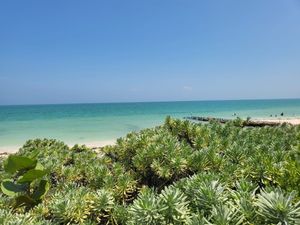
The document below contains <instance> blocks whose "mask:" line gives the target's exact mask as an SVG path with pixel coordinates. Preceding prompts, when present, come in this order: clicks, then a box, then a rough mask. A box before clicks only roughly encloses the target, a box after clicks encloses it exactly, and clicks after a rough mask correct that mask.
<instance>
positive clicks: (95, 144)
mask: <svg viewBox="0 0 300 225" xmlns="http://www.w3.org/2000/svg"><path fill="white" fill-rule="evenodd" d="M66 144H67V145H69V146H70V147H72V146H74V145H75V144H79V145H86V146H87V147H90V148H97V147H104V146H106V145H114V144H116V140H105V141H92V142H84V143H81V142H74V143H71V142H66ZM21 147H22V146H17V145H15V146H0V154H1V153H9V154H11V153H15V152H17V151H18V150H19V148H21Z"/></svg>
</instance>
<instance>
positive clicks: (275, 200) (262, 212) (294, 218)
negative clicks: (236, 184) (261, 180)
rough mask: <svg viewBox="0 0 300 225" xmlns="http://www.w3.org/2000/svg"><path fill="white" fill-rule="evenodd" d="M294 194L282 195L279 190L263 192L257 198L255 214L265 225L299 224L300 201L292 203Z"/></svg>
mask: <svg viewBox="0 0 300 225" xmlns="http://www.w3.org/2000/svg"><path fill="white" fill-rule="evenodd" d="M294 199H295V192H291V193H289V194H284V192H283V191H282V190H281V189H276V190H274V191H270V192H267V191H265V190H263V191H262V192H261V193H260V194H259V195H258V197H257V201H256V203H255V205H256V206H257V207H258V210H257V213H258V215H259V216H260V218H261V221H262V223H265V224H267V223H268V224H282V225H288V224H300V201H298V202H294Z"/></svg>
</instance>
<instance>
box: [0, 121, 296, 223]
mask: <svg viewBox="0 0 300 225" xmlns="http://www.w3.org/2000/svg"><path fill="white" fill-rule="evenodd" d="M243 123H244V122H243V120H241V119H237V120H234V121H228V122H226V123H225V124H220V123H219V122H218V121H210V122H208V123H194V122H191V121H188V120H179V119H174V118H171V117H167V118H166V121H165V123H164V124H163V125H161V126H158V127H155V128H152V129H145V130H142V131H140V132H132V133H129V134H127V135H126V136H125V137H122V138H119V139H118V140H117V142H116V145H112V146H106V147H104V148H101V149H100V150H97V151H95V150H93V149H90V148H88V147H86V146H81V145H75V146H74V147H72V148H70V147H68V146H67V145H66V144H64V143H63V142H61V141H57V140H52V139H35V140H29V141H27V142H26V143H25V144H24V146H23V147H22V148H21V149H20V150H19V152H17V153H16V154H14V155H10V156H9V157H8V158H6V159H1V160H0V178H1V182H2V186H3V187H1V190H2V191H1V193H0V224H1V223H2V224H115V225H116V224H131V225H140V224H149V225H150V224H162V225H166V224H173V225H175V224H189V225H194V224H197V225H199V224H200V225H201V224H215V225H230V224H245V225H250V224H274V225H275V224H282V225H283V224H290V225H292V224H294V225H296V224H300V188H299V187H300V186H299V183H300V126H292V125H289V124H283V125H278V126H272V127H271V126H264V127H246V126H243ZM29 171H31V172H30V173H29ZM41 171H43V172H41ZM8 184H9V185H8ZM46 184H47V185H46ZM25 187H26V189H25ZM36 190H39V192H38V193H39V194H34V193H37V191H36ZM25 194H26V195H27V197H30V198H31V199H34V204H29V205H28V204H19V205H18V204H17V205H16V200H15V198H17V197H18V196H25ZM16 206H17V207H16Z"/></svg>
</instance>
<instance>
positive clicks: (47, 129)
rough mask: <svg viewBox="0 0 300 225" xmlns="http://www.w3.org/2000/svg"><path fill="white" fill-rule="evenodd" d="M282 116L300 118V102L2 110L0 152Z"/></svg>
mask: <svg viewBox="0 0 300 225" xmlns="http://www.w3.org/2000/svg"><path fill="white" fill-rule="evenodd" d="M281 112H283V113H284V117H300V99H290V100H239V101H191V102H153V103H103V104H68V105H33V106H0V147H3V146H19V145H21V144H23V143H24V142H25V141H26V140H28V139H32V138H44V137H45V138H56V139H60V140H63V141H65V142H70V143H77V142H78V143H87V142H92V141H102V140H112V139H116V138H118V137H121V136H124V135H125V134H126V133H128V132H130V131H138V130H140V129H143V128H146V127H153V126H156V125H159V124H161V123H163V121H164V119H165V117H166V116H167V115H171V116H173V117H177V118H183V117H185V116H190V115H194V116H196V115H197V116H214V117H223V118H232V117H236V116H240V117H242V118H246V117H248V116H250V117H252V118H270V115H271V114H272V115H273V117H272V118H274V116H275V115H277V116H278V117H280V116H279V115H280V113H281ZM234 113H236V116H233V114H234Z"/></svg>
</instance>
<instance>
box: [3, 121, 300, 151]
mask: <svg viewBox="0 0 300 225" xmlns="http://www.w3.org/2000/svg"><path fill="white" fill-rule="evenodd" d="M251 120H252V121H255V122H267V123H268V122H271V123H289V124H291V125H300V117H277V118H276V117H275V118H274V117H273V118H251ZM65 143H66V144H67V145H68V146H69V147H72V146H74V145H75V144H78V145H86V146H87V147H89V148H101V147H104V146H106V145H114V144H116V139H110V140H102V141H88V142H80V141H78V142H75V141H73V142H69V141H66V142H65ZM21 147H22V145H8V146H0V156H1V155H6V154H13V153H16V152H17V151H19V149H20V148H21Z"/></svg>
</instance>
